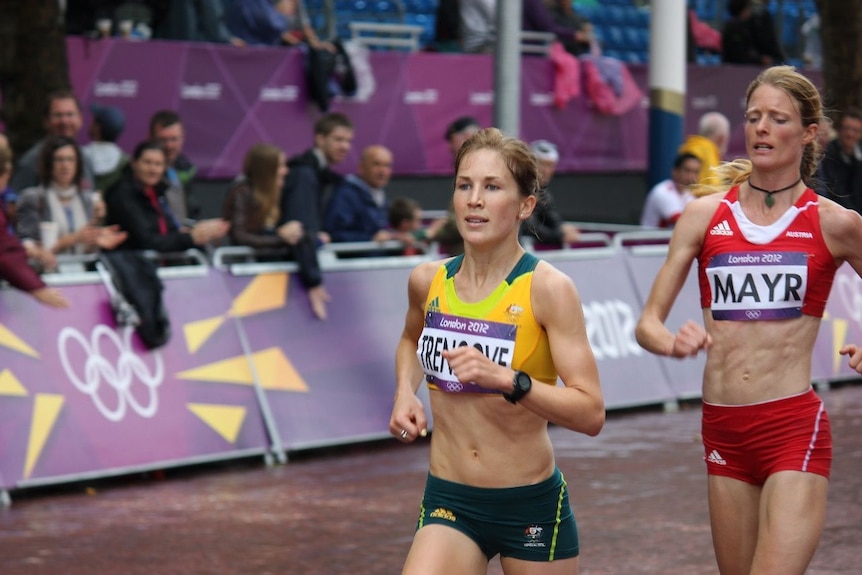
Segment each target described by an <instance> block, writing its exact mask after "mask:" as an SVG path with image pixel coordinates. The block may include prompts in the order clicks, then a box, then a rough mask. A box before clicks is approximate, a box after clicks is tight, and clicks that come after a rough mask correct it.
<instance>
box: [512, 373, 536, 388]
mask: <svg viewBox="0 0 862 575" xmlns="http://www.w3.org/2000/svg"><path fill="white" fill-rule="evenodd" d="M532 385H533V382H532V380H531V379H530V376H529V375H527V374H526V373H524V372H523V371H519V372H517V373H516V374H515V386H516V387H517V388H518V389H521V390H523V391H528V390H529V389H530V387H531V386H532Z"/></svg>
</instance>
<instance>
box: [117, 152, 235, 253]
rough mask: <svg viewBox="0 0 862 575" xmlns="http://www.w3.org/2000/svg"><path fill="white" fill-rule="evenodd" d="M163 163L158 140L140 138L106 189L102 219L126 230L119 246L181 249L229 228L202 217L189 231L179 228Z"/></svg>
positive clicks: (224, 232)
mask: <svg viewBox="0 0 862 575" xmlns="http://www.w3.org/2000/svg"><path fill="white" fill-rule="evenodd" d="M166 166H167V158H166V156H165V150H164V148H163V147H162V146H161V144H159V143H158V142H153V141H144V142H141V143H139V144H138V145H137V146H136V147H135V151H134V153H133V154H132V159H131V161H130V162H129V165H128V166H127V168H126V169H125V170H124V172H123V175H122V176H121V177H120V179H119V180H118V181H117V182H116V183H115V184H114V185H113V186H111V187H110V188H108V190H107V191H106V192H105V204H106V206H107V215H106V217H105V221H106V222H107V223H109V224H115V225H118V226H119V227H120V229H123V230H125V231H126V232H127V233H128V239H127V240H126V241H125V243H123V245H122V246H120V247H121V248H122V249H129V250H155V251H157V252H182V251H185V250H187V249H190V248H194V247H196V246H203V245H206V244H207V243H209V242H211V241H213V240H217V239H219V238H222V237H224V235H225V234H226V233H227V232H228V229H229V228H230V225H229V224H228V223H227V222H225V221H224V220H221V219H211V220H201V221H199V222H198V223H196V224H195V225H194V227H192V228H191V230H189V231H185V230H181V229H180V223H179V222H178V221H177V219H176V217H175V216H174V214H173V212H172V211H171V209H170V206H169V205H168V201H167V198H166V197H165V191H166V190H167V188H168V183H167V181H166V180H165V177H164V176H165V169H166Z"/></svg>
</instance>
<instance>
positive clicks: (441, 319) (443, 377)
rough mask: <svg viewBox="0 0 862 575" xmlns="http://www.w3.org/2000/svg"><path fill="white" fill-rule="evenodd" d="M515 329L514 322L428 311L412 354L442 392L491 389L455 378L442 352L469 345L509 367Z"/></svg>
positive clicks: (513, 350) (427, 376) (512, 353)
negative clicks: (414, 354) (414, 351)
mask: <svg viewBox="0 0 862 575" xmlns="http://www.w3.org/2000/svg"><path fill="white" fill-rule="evenodd" d="M517 330H518V327H517V326H516V325H512V324H508V323H500V322H494V321H487V320H482V319H472V318H466V317H461V316H455V315H448V314H443V313H439V312H429V313H428V314H427V315H426V318H425V328H424V329H423V330H422V336H421V337H420V338H419V347H418V348H417V350H416V355H417V357H418V358H419V363H420V364H422V370H423V371H424V372H425V375H426V378H427V379H428V381H429V382H430V383H434V384H435V385H437V386H438V387H439V388H440V389H442V390H444V391H450V392H455V393H458V392H471V393H483V392H493V390H486V389H483V388H481V387H479V386H477V385H475V384H473V383H469V382H460V381H458V378H456V377H455V375H454V374H453V373H452V368H451V367H449V362H447V361H446V360H445V359H444V358H443V351H445V350H447V349H454V348H456V347H467V346H471V347H475V348H476V349H478V350H479V351H481V352H482V354H483V355H485V356H486V357H487V358H488V359H490V360H491V361H493V362H494V363H498V364H500V365H502V366H505V367H510V366H511V365H512V356H513V355H514V354H515V335H516V333H517Z"/></svg>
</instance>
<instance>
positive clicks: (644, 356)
mask: <svg viewBox="0 0 862 575" xmlns="http://www.w3.org/2000/svg"><path fill="white" fill-rule="evenodd" d="M542 255H543V256H544V255H545V254H542ZM552 263H553V265H554V266H555V267H557V268H558V269H560V270H562V271H563V272H564V273H566V274H568V275H569V277H571V278H572V279H573V280H574V281H575V284H576V285H577V288H578V292H579V293H580V295H581V301H582V303H583V307H584V316H585V318H586V322H587V336H588V337H589V338H590V345H591V346H592V348H593V353H594V354H595V356H596V360H597V362H598V366H599V373H600V375H601V380H602V391H603V392H604V396H605V405H606V407H607V408H608V409H618V408H623V407H632V406H637V405H649V404H655V403H664V402H666V401H672V400H674V399H676V394H675V393H674V390H673V389H671V388H670V386H669V385H668V382H667V378H666V377H665V374H664V372H663V371H662V369H661V366H660V365H659V360H658V358H656V357H655V356H654V355H652V354H651V353H648V352H647V351H645V350H644V349H643V348H642V347H641V346H639V345H638V343H637V341H635V334H634V329H635V323H636V322H637V319H638V315H639V313H640V310H641V304H640V301H639V300H638V296H637V293H635V290H634V288H633V286H632V282H631V280H630V278H629V276H628V272H627V270H626V267H625V264H624V263H623V261H622V259H621V258H620V257H618V256H608V257H602V258H595V259H576V260H565V259H563V258H562V257H560V258H557V257H554V260H553V262H552Z"/></svg>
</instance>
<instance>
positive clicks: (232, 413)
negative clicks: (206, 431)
mask: <svg viewBox="0 0 862 575" xmlns="http://www.w3.org/2000/svg"><path fill="white" fill-rule="evenodd" d="M186 407H188V408H189V410H190V411H191V412H192V413H194V414H195V415H197V416H198V417H200V418H201V419H202V420H203V421H204V423H206V424H207V425H209V426H210V427H212V428H213V429H214V430H215V432H216V433H218V434H219V435H221V436H222V437H224V438H225V440H226V441H227V442H228V443H234V442H236V436H237V435H239V430H240V428H242V422H243V421H244V420H245V408H244V407H242V406H235V405H213V404H211V403H189V404H186Z"/></svg>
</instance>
